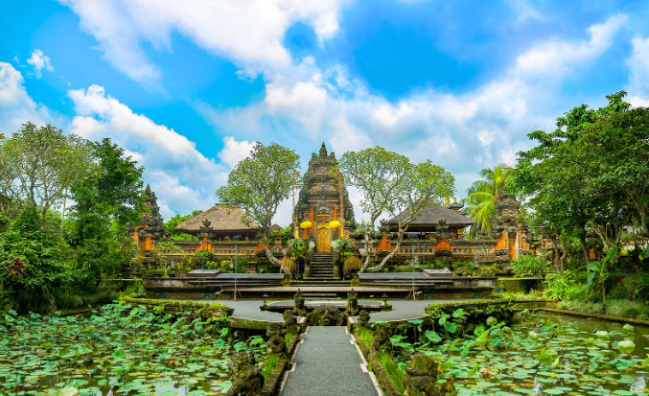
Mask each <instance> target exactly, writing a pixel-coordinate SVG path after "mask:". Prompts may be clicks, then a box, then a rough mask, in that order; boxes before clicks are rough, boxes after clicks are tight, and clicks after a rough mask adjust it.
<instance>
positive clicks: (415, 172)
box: [338, 147, 455, 272]
mask: <svg viewBox="0 0 649 396" xmlns="http://www.w3.org/2000/svg"><path fill="white" fill-rule="evenodd" d="M338 167H339V168H340V169H341V170H342V173H343V176H344V178H345V183H346V184H347V185H348V186H353V187H356V188H358V189H359V190H360V191H361V194H362V199H361V208H362V209H363V211H364V212H366V213H368V214H369V215H370V219H369V222H368V223H366V224H365V226H363V227H361V229H362V232H363V236H364V239H365V245H366V246H370V238H371V234H372V232H374V228H375V225H376V221H377V220H378V219H379V217H381V216H382V215H389V216H391V217H393V218H394V219H395V220H396V221H397V226H398V234H397V235H398V237H397V242H396V244H395V247H394V249H393V250H392V252H390V253H388V254H387V255H386V256H385V257H384V258H383V260H382V261H381V263H380V264H379V265H376V266H373V267H370V263H371V254H370V251H369V249H367V252H366V253H365V258H364V263H363V267H362V268H361V272H364V271H367V272H378V271H380V270H381V269H382V268H383V267H384V266H385V265H386V263H387V262H388V261H389V260H390V259H392V257H394V255H395V254H396V252H397V251H399V247H400V245H401V243H402V242H403V236H404V233H405V232H406V230H407V229H408V226H409V224H410V223H411V222H412V221H413V220H415V219H417V218H418V217H419V216H421V213H422V211H423V210H424V209H426V208H428V207H430V206H431V205H434V204H436V203H440V202H441V199H442V198H443V197H445V196H448V195H451V194H452V193H453V190H454V184H455V178H454V177H453V175H451V173H450V172H448V171H446V169H445V168H444V167H442V166H439V165H433V164H432V163H431V162H430V161H426V162H422V163H419V164H415V163H412V162H411V161H410V159H408V157H406V156H404V155H401V154H398V153H395V152H392V151H388V150H386V149H384V148H382V147H372V148H368V149H365V150H361V151H358V152H354V151H351V152H347V153H345V154H344V155H343V156H342V157H341V158H340V160H339V161H338Z"/></svg>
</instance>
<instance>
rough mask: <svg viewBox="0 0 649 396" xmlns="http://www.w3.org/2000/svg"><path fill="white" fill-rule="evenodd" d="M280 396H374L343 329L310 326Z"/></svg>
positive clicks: (356, 353)
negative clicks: (294, 365) (293, 369)
mask: <svg viewBox="0 0 649 396" xmlns="http://www.w3.org/2000/svg"><path fill="white" fill-rule="evenodd" d="M295 364H296V367H295V371H293V372H291V373H289V375H288V379H287V381H286V384H285V386H284V390H283V391H282V396H347V395H353V396H366V395H367V396H370V395H371V396H375V395H377V392H376V388H375V387H374V384H373V383H372V380H371V379H370V376H369V374H368V373H367V372H365V371H363V370H362V369H361V364H362V360H361V357H360V355H359V354H358V350H357V349H356V347H355V346H354V345H353V344H352V343H351V336H350V335H349V334H347V332H346V331H345V327H343V326H338V327H311V328H309V331H308V332H307V333H306V334H304V343H303V344H301V345H300V346H299V347H298V350H297V354H296V356H295Z"/></svg>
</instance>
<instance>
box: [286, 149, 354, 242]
mask: <svg viewBox="0 0 649 396" xmlns="http://www.w3.org/2000/svg"><path fill="white" fill-rule="evenodd" d="M336 165H338V161H337V160H336V155H335V154H334V153H333V152H332V153H330V154H328V153H327V147H326V146H325V144H324V142H323V143H322V146H321V147H320V151H319V152H318V154H316V153H313V154H312V155H311V160H310V161H309V168H308V169H307V171H306V173H305V174H304V179H303V186H302V189H301V191H300V197H299V200H298V202H297V205H296V207H295V210H296V213H297V219H298V222H304V221H310V222H311V226H310V227H308V228H305V229H304V230H303V232H302V233H303V235H302V236H303V237H305V238H309V239H310V238H313V239H314V241H315V242H316V251H318V252H329V251H330V250H331V240H332V238H335V237H336V236H342V235H344V234H345V233H349V232H353V231H354V230H355V228H356V221H355V220H354V209H353V208H352V204H351V202H350V201H349V196H348V194H347V188H346V187H345V185H344V183H343V179H342V177H341V176H342V175H340V174H339V173H337V172H336V170H335V166H336ZM334 220H337V221H338V222H340V223H341V226H340V227H338V228H332V227H331V222H332V221H334Z"/></svg>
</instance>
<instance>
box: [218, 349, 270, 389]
mask: <svg viewBox="0 0 649 396" xmlns="http://www.w3.org/2000/svg"><path fill="white" fill-rule="evenodd" d="M230 381H232V386H231V387H230V389H229V390H228V393H227V396H255V395H259V394H261V390H262V389H263V387H264V376H263V375H262V374H261V367H259V366H257V365H256V362H255V356H254V355H253V354H252V353H248V352H238V353H235V354H234V355H232V358H231V359H230Z"/></svg>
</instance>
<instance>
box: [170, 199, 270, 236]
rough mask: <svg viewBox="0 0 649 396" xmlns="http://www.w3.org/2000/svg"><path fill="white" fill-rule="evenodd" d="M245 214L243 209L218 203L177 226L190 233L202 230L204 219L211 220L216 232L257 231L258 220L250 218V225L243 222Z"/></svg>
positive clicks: (178, 228)
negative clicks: (230, 207)
mask: <svg viewBox="0 0 649 396" xmlns="http://www.w3.org/2000/svg"><path fill="white" fill-rule="evenodd" d="M244 215H245V212H244V211H243V209H240V208H234V209H228V208H226V207H222V206H221V205H220V204H216V205H214V206H212V207H211V208H209V209H208V210H206V211H205V212H203V213H201V214H199V215H198V216H194V217H192V218H191V219H189V220H185V221H183V222H182V223H180V224H178V226H176V231H180V232H185V233H188V234H191V233H196V232H199V231H200V228H201V226H202V225H203V221H205V220H209V221H210V223H211V224H210V226H211V227H212V229H213V230H214V231H215V232H219V231H249V232H250V231H257V230H258V229H259V225H258V224H257V222H256V221H254V220H252V219H250V225H249V226H248V225H246V224H244V223H243V222H241V219H242V217H243V216H244Z"/></svg>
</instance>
